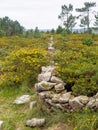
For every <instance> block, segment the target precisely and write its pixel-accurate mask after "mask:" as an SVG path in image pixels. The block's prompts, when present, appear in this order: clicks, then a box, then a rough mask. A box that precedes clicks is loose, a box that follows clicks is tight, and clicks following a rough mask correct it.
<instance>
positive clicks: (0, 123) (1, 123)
mask: <svg viewBox="0 0 98 130" xmlns="http://www.w3.org/2000/svg"><path fill="white" fill-rule="evenodd" d="M2 128H3V121H0V130H2Z"/></svg>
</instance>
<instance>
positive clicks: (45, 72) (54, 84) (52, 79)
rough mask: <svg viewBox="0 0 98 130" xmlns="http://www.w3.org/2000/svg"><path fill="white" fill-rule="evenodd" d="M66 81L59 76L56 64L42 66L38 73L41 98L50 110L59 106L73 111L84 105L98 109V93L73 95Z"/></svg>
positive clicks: (38, 88) (37, 87) (37, 84)
mask: <svg viewBox="0 0 98 130" xmlns="http://www.w3.org/2000/svg"><path fill="white" fill-rule="evenodd" d="M65 86H66V83H64V82H63V81H62V80H61V79H60V78H58V76H57V72H56V69H55V67H54V66H47V67H42V72H41V74H39V75H38V83H36V84H35V88H36V91H37V93H38V95H39V98H40V99H41V101H42V102H43V104H45V105H46V106H47V107H48V108H49V109H50V110H53V109H54V108H59V109H61V110H62V111H64V112H72V111H75V110H77V109H82V108H83V107H88V108H91V109H98V94H96V95H95V96H93V97H87V96H83V95H81V96H77V97H75V96H74V95H72V92H67V90H66V89H65Z"/></svg>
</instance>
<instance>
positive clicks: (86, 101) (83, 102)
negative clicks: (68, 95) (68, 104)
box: [77, 95, 89, 105]
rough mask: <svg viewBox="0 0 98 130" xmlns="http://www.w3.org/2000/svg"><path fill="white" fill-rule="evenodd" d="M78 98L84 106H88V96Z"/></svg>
mask: <svg viewBox="0 0 98 130" xmlns="http://www.w3.org/2000/svg"><path fill="white" fill-rule="evenodd" d="M77 98H79V101H80V102H81V103H82V104H84V105H85V104H87V103H88V102H89V97H87V96H82V95H81V96H78V97H77Z"/></svg>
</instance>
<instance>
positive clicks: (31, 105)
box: [30, 101, 37, 110]
mask: <svg viewBox="0 0 98 130" xmlns="http://www.w3.org/2000/svg"><path fill="white" fill-rule="evenodd" d="M36 104H37V102H36V101H32V102H30V110H32V109H33V108H34V106H35V105H36Z"/></svg>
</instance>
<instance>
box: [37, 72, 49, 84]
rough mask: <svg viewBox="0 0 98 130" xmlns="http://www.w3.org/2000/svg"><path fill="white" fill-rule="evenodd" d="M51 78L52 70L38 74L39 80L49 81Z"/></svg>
mask: <svg viewBox="0 0 98 130" xmlns="http://www.w3.org/2000/svg"><path fill="white" fill-rule="evenodd" d="M50 78H51V72H46V73H44V74H39V75H38V81H39V82H41V81H49V80H50Z"/></svg>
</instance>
